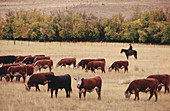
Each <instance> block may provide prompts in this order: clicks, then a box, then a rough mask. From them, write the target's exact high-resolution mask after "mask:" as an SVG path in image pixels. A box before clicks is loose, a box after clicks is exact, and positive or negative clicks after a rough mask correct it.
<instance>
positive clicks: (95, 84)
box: [74, 76, 102, 100]
mask: <svg viewBox="0 0 170 111" xmlns="http://www.w3.org/2000/svg"><path fill="white" fill-rule="evenodd" d="M74 80H76V82H77V88H78V89H79V98H80V99H81V94H82V93H83V94H84V99H85V96H86V92H92V91H93V90H96V92H97V94H98V99H99V100H100V99H101V87H102V79H101V77H100V76H96V77H94V78H86V79H84V78H80V77H78V78H74Z"/></svg>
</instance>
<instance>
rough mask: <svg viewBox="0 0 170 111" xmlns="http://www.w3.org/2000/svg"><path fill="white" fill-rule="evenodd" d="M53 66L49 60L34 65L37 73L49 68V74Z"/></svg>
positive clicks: (39, 61)
mask: <svg viewBox="0 0 170 111" xmlns="http://www.w3.org/2000/svg"><path fill="white" fill-rule="evenodd" d="M52 66H53V61H52V60H51V59H45V60H38V61H37V62H35V63H34V68H35V71H36V72H37V71H38V70H39V72H40V71H41V68H43V69H46V68H49V72H51V70H52Z"/></svg>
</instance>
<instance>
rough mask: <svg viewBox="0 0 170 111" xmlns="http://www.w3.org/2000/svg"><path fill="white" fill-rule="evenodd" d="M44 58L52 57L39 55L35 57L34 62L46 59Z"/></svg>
mask: <svg viewBox="0 0 170 111" xmlns="http://www.w3.org/2000/svg"><path fill="white" fill-rule="evenodd" d="M44 59H50V57H48V56H39V57H35V59H34V61H33V62H34V63H35V62H37V61H38V60H44Z"/></svg>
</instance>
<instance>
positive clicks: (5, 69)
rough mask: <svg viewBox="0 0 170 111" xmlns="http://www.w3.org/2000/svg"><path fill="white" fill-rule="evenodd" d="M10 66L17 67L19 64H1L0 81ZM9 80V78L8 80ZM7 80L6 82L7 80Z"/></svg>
mask: <svg viewBox="0 0 170 111" xmlns="http://www.w3.org/2000/svg"><path fill="white" fill-rule="evenodd" d="M11 66H19V64H3V65H2V66H0V76H1V79H0V80H2V77H5V78H6V73H7V70H8V68H9V67H11ZM8 79H9V78H8ZM8 79H7V80H8Z"/></svg>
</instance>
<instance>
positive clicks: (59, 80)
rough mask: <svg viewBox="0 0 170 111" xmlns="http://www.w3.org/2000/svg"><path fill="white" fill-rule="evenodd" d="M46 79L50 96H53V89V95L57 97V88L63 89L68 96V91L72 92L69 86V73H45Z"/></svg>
mask: <svg viewBox="0 0 170 111" xmlns="http://www.w3.org/2000/svg"><path fill="white" fill-rule="evenodd" d="M46 77H47V80H48V85H49V88H50V89H51V98H53V91H54V90H55V96H56V98H57V93H58V89H61V90H62V89H63V88H64V89H65V91H66V97H67V98H69V97H70V92H72V88H71V76H70V75H69V74H65V75H61V76H54V75H46Z"/></svg>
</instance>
